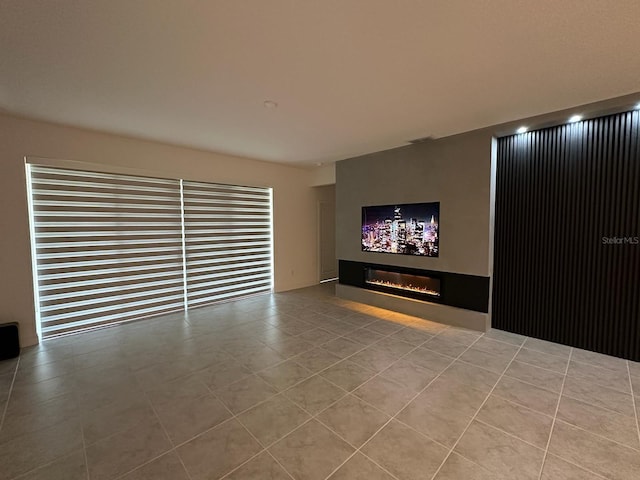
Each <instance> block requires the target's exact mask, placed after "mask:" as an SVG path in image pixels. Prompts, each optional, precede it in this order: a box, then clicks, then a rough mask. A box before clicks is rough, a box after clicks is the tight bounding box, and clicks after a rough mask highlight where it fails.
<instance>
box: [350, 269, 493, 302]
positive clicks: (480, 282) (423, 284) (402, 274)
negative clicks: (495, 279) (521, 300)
mask: <svg viewBox="0 0 640 480" xmlns="http://www.w3.org/2000/svg"><path fill="white" fill-rule="evenodd" d="M338 281H339V283H341V284H343V285H350V286H352V287H359V288H365V289H368V290H375V291H378V292H383V293H390V294H393V295H398V296H403V297H407V298H413V299H417V300H423V301H426V302H432V303H441V304H443V305H449V306H451V307H457V308H464V309H466V310H473V311H476V312H482V313H488V312H489V277H480V276H476V275H463V274H460V273H450V272H438V271H434V270H421V269H416V268H405V267H396V266H393V265H380V264H374V263H364V262H354V261H350V260H340V261H339V279H338Z"/></svg>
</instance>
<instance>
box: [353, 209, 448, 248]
mask: <svg viewBox="0 0 640 480" xmlns="http://www.w3.org/2000/svg"><path fill="white" fill-rule="evenodd" d="M439 220H440V202H431V203H406V204H395V205H378V206H373V207H362V251H364V252H379V253H398V254H402V255H418V256H423V257H437V256H438V222H439Z"/></svg>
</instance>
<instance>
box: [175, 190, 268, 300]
mask: <svg viewBox="0 0 640 480" xmlns="http://www.w3.org/2000/svg"><path fill="white" fill-rule="evenodd" d="M182 188H183V202H184V231H185V255H186V286H187V305H188V306H189V307H193V306H198V305H204V304H206V303H211V302H215V301H219V300H226V299H231V298H235V297H239V296H243V295H248V294H252V293H259V292H269V291H271V288H272V266H271V252H272V246H271V196H272V194H271V189H270V188H266V187H245V186H237V185H219V184H211V183H201V182H192V181H186V180H185V181H183V184H182Z"/></svg>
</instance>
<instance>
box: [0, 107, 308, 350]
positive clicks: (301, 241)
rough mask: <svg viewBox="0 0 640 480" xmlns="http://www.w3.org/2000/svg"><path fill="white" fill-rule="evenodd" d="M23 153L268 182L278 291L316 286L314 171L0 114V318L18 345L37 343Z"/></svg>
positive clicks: (208, 178) (184, 175) (201, 177)
mask: <svg viewBox="0 0 640 480" xmlns="http://www.w3.org/2000/svg"><path fill="white" fill-rule="evenodd" d="M25 156H34V157H45V158H56V159H64V160H73V161H79V162H85V163H90V164H99V165H102V166H104V167H105V169H114V168H115V169H118V168H127V169H136V170H139V171H140V172H146V173H147V174H150V175H153V174H157V175H158V176H166V177H173V178H184V179H191V180H202V181H211V182H220V183H233V184H242V185H261V186H270V187H273V190H274V244H275V288H276V291H283V290H289V289H293V288H299V287H304V286H308V285H312V284H315V283H317V254H316V241H317V240H316V239H317V232H316V229H317V220H316V214H317V199H316V196H317V191H316V190H317V189H314V188H311V186H310V185H311V183H312V170H307V169H303V168H295V167H290V166H285V165H279V164H275V163H269V162H261V161H256V160H250V159H246V158H240V157H233V156H229V155H222V154H216V153H210V152H204V151H199V150H193V149H188V148H180V147H176V146H170V145H164V144H161V143H156V142H148V141H143V140H136V139H131V138H126V137H120V136H115V135H109V134H104V133H99V132H93V131H87V130H81V129H77V128H71V127H64V126H59V125H54V124H50V123H45V122H39V121H32V120H26V119H22V118H17V117H13V116H9V115H3V114H0V232H2V233H1V235H0V272H1V274H0V323H3V322H11V321H17V322H18V323H19V324H20V336H21V344H22V345H23V346H26V345H30V344H33V343H35V342H36V341H37V338H36V334H35V320H34V304H33V283H32V270H31V252H30V239H29V223H28V213H27V193H26V181H25V168H24V157H25ZM97 168H98V169H99V168H100V167H97Z"/></svg>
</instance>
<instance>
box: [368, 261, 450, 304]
mask: <svg viewBox="0 0 640 480" xmlns="http://www.w3.org/2000/svg"><path fill="white" fill-rule="evenodd" d="M364 275H365V277H364V282H365V284H366V288H370V289H372V290H380V291H383V292H388V293H393V294H396V295H401V296H405V297H413V298H425V299H433V298H438V297H440V279H439V278H435V277H430V276H427V275H413V274H410V273H400V272H397V271H389V270H382V269H380V268H370V267H365V274H364Z"/></svg>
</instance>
